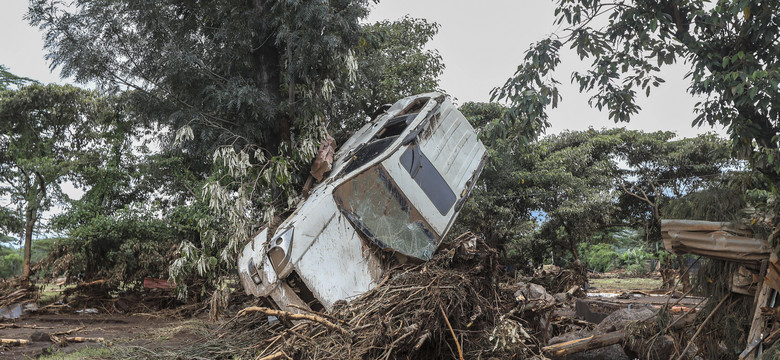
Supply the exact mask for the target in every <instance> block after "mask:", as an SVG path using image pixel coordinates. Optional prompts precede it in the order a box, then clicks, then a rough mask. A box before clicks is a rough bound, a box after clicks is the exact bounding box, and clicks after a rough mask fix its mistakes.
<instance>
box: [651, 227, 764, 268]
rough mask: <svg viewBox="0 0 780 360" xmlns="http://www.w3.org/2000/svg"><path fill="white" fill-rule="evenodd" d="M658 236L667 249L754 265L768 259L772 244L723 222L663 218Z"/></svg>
mask: <svg viewBox="0 0 780 360" xmlns="http://www.w3.org/2000/svg"><path fill="white" fill-rule="evenodd" d="M661 235H662V236H663V240H664V247H666V250H668V251H670V252H672V253H675V254H685V253H688V254H695V255H701V256H706V257H709V258H713V259H719V260H726V261H732V262H738V263H744V264H749V265H751V266H756V265H757V263H758V262H760V261H761V260H764V259H768V258H769V254H770V253H771V252H772V247H771V246H770V245H769V243H768V242H767V241H766V240H762V239H756V238H753V237H750V236H751V235H752V233H751V232H750V230H749V229H748V228H747V227H744V226H741V225H738V224H732V223H723V222H710V221H691V220H663V221H662V222H661Z"/></svg>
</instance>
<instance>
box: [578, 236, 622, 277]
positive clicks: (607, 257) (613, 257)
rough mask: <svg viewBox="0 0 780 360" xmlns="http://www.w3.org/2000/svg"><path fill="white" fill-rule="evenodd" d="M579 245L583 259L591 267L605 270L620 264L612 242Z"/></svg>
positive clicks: (599, 270) (601, 270) (600, 270)
mask: <svg viewBox="0 0 780 360" xmlns="http://www.w3.org/2000/svg"><path fill="white" fill-rule="evenodd" d="M578 247H579V252H580V257H581V260H582V261H583V262H584V263H585V265H586V266H587V267H588V268H589V269H592V270H594V271H598V272H605V271H609V270H612V269H613V268H615V267H616V266H618V265H619V264H620V260H619V256H618V253H617V252H616V251H615V249H614V248H613V247H612V245H610V244H603V243H602V244H589V243H580V244H579V245H578Z"/></svg>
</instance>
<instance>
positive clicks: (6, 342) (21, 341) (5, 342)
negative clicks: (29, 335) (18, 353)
mask: <svg viewBox="0 0 780 360" xmlns="http://www.w3.org/2000/svg"><path fill="white" fill-rule="evenodd" d="M29 342H30V340H25V339H0V344H2V345H8V346H21V345H27V344H28V343H29Z"/></svg>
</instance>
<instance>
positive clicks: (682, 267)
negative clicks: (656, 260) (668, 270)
mask: <svg viewBox="0 0 780 360" xmlns="http://www.w3.org/2000/svg"><path fill="white" fill-rule="evenodd" d="M677 264H678V269H677V272H678V274H679V276H680V284H682V287H683V288H682V291H683V292H684V293H685V292H688V290H690V289H691V273H690V272H689V271H688V266H687V265H686V264H685V259H683V257H682V256H680V255H677Z"/></svg>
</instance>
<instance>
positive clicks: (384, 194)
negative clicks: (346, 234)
mask: <svg viewBox="0 0 780 360" xmlns="http://www.w3.org/2000/svg"><path fill="white" fill-rule="evenodd" d="M333 197H334V199H335V200H336V203H337V204H338V206H339V208H340V209H341V211H342V212H343V213H344V214H345V215H346V216H347V217H348V218H349V219H350V221H351V222H352V223H353V224H354V225H355V227H356V228H358V230H360V231H361V232H363V233H364V234H365V235H366V236H367V237H368V238H370V239H371V240H373V241H374V242H375V243H376V244H377V245H379V247H381V248H383V249H384V248H390V249H393V250H395V251H398V252H400V253H402V254H404V255H407V256H411V257H414V258H418V259H421V260H430V258H431V257H432V256H433V252H434V251H435V250H436V245H437V244H438V241H439V239H438V235H436V234H435V233H434V232H433V230H431V227H430V226H429V225H428V223H427V222H426V221H425V220H424V219H423V217H422V216H421V215H420V213H419V212H418V211H417V209H415V208H414V207H413V206H412V205H411V204H410V203H409V200H407V198H406V196H405V195H404V194H403V193H402V192H401V190H400V189H399V188H398V186H397V185H396V184H395V183H394V182H393V181H392V179H390V177H389V176H388V175H387V172H386V171H385V169H384V168H383V167H382V166H381V165H377V166H374V167H371V168H369V169H367V170H366V171H364V172H362V173H360V174H359V175H357V176H355V178H353V179H352V180H349V181H347V182H345V183H344V184H342V185H340V186H339V187H338V188H336V190H335V191H334V192H333Z"/></svg>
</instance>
